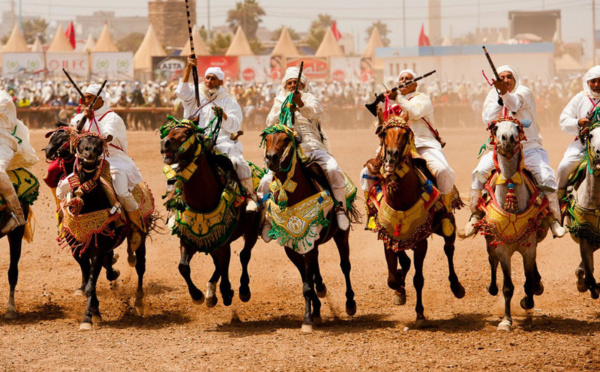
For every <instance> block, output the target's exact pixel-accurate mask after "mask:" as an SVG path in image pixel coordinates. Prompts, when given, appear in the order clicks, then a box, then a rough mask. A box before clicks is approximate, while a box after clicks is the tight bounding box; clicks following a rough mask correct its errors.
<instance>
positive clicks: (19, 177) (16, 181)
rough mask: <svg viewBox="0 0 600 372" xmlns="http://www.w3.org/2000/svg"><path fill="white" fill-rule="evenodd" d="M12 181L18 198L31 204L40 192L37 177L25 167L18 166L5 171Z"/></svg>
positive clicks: (0, 200)
mask: <svg viewBox="0 0 600 372" xmlns="http://www.w3.org/2000/svg"><path fill="white" fill-rule="evenodd" d="M6 173H7V174H8V177H9V178H10V181H11V182H12V184H13V186H14V188H15V191H16V192H17V196H18V197H19V200H21V201H23V202H25V203H27V204H29V205H32V204H33V202H34V201H36V199H37V198H38V196H39V194H40V183H39V181H38V179H37V178H36V177H35V176H34V175H33V173H31V172H30V171H28V170H27V169H25V168H18V169H14V170H10V171H8V172H6ZM4 206H5V202H4V198H3V197H1V196H0V208H4Z"/></svg>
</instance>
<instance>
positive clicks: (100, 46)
mask: <svg viewBox="0 0 600 372" xmlns="http://www.w3.org/2000/svg"><path fill="white" fill-rule="evenodd" d="M86 46H87V44H86ZM118 51H119V48H117V46H116V45H115V43H114V41H113V39H112V36H110V31H108V25H106V24H105V25H104V28H103V29H102V33H101V34H100V37H99V38H98V41H97V42H96V45H95V46H94V47H93V48H92V52H118Z"/></svg>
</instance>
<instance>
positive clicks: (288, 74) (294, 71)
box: [281, 67, 309, 92]
mask: <svg viewBox="0 0 600 372" xmlns="http://www.w3.org/2000/svg"><path fill="white" fill-rule="evenodd" d="M299 73H300V68H299V67H288V69H287V70H285V75H283V79H282V80H281V89H283V90H284V91H285V84H286V83H287V81H288V80H290V79H298V74H299ZM300 82H301V83H302V84H304V89H300V87H298V90H300V91H302V92H308V91H309V88H308V79H307V78H306V75H304V72H302V76H301V77H300Z"/></svg>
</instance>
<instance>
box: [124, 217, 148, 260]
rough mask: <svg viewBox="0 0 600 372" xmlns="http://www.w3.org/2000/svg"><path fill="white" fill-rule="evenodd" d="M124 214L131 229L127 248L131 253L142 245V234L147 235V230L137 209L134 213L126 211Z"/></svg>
mask: <svg viewBox="0 0 600 372" xmlns="http://www.w3.org/2000/svg"><path fill="white" fill-rule="evenodd" d="M126 213H127V219H128V220H129V227H130V228H131V234H130V239H131V240H130V241H129V246H130V248H131V252H132V253H133V252H135V251H136V250H137V249H138V248H139V247H140V244H142V234H144V233H147V232H148V229H147V227H146V223H145V222H144V219H143V218H142V214H141V213H140V209H139V208H138V209H136V210H134V211H127V212H126Z"/></svg>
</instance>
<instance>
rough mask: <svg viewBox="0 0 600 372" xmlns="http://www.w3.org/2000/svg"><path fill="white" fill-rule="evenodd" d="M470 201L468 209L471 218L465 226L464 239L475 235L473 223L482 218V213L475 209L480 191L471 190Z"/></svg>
mask: <svg viewBox="0 0 600 372" xmlns="http://www.w3.org/2000/svg"><path fill="white" fill-rule="evenodd" d="M470 194H471V201H470V202H469V207H470V208H471V218H470V219H469V222H467V224H466V225H465V237H468V236H472V235H474V234H475V232H476V229H475V226H474V225H475V223H477V222H478V221H479V220H481V218H482V217H483V214H482V212H481V211H480V210H479V209H477V205H478V204H479V198H481V190H478V189H471V193H470Z"/></svg>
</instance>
